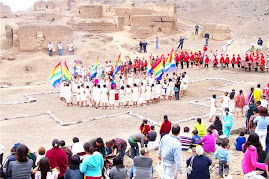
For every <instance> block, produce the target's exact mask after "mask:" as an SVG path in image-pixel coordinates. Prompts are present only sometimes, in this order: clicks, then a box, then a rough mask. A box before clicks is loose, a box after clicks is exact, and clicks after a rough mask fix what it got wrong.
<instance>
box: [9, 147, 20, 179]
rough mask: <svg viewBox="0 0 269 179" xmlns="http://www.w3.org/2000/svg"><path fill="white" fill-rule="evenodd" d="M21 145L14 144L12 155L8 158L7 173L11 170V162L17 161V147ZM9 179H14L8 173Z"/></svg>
mask: <svg viewBox="0 0 269 179" xmlns="http://www.w3.org/2000/svg"><path fill="white" fill-rule="evenodd" d="M20 144H21V143H19V142H18V143H16V144H14V146H13V147H12V149H11V150H10V151H11V155H10V156H8V157H7V170H6V171H8V168H9V163H10V162H11V161H15V160H16V156H15V154H16V149H17V147H18V146H19V145H20ZM7 179H12V177H11V176H10V175H9V174H8V173H7Z"/></svg>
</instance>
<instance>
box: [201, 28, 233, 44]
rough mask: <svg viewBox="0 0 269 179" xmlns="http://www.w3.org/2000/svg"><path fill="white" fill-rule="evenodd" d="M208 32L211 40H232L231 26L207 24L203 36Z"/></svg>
mask: <svg viewBox="0 0 269 179" xmlns="http://www.w3.org/2000/svg"><path fill="white" fill-rule="evenodd" d="M207 32H208V33H209V37H210V39H213V40H219V41H222V40H229V39H231V30H230V28H229V26H227V25H224V24H206V25H205V26H204V29H203V31H202V33H201V36H202V37H204V36H205V34H206V33H207Z"/></svg>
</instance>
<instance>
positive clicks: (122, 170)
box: [109, 156, 127, 179]
mask: <svg viewBox="0 0 269 179" xmlns="http://www.w3.org/2000/svg"><path fill="white" fill-rule="evenodd" d="M126 177H127V169H126V167H125V166H124V165H123V162H122V160H121V157H120V156H116V157H115V158H114V159H113V167H112V168H111V170H110V172H109V178H110V179H126Z"/></svg>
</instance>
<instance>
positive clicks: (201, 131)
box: [193, 118, 206, 138]
mask: <svg viewBox="0 0 269 179" xmlns="http://www.w3.org/2000/svg"><path fill="white" fill-rule="evenodd" d="M193 130H197V131H198V135H199V136H200V137H201V138H203V137H204V136H205V134H206V128H205V124H204V123H203V122H202V119H201V118H197V123H196V125H195V126H194V127H193Z"/></svg>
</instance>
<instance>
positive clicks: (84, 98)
mask: <svg viewBox="0 0 269 179" xmlns="http://www.w3.org/2000/svg"><path fill="white" fill-rule="evenodd" d="M85 100H86V96H85V88H84V84H81V87H80V107H83V104H84V101H85Z"/></svg>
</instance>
